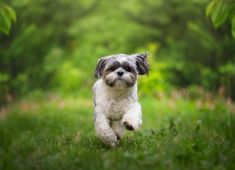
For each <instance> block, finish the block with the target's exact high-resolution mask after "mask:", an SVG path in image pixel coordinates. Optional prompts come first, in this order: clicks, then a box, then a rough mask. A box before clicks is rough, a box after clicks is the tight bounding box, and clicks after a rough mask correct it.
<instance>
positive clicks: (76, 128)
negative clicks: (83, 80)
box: [0, 92, 235, 170]
mask: <svg viewBox="0 0 235 170" xmlns="http://www.w3.org/2000/svg"><path fill="white" fill-rule="evenodd" d="M140 103H141V105H142V108H143V127H142V128H141V130H140V131H137V132H127V133H126V134H125V137H124V139H123V140H122V141H121V142H120V145H119V146H118V147H116V148H109V147H107V146H105V145H103V144H102V143H101V142H100V141H99V140H98V138H97V137H96V135H95V132H94V127H93V108H92V107H93V104H92V99H91V98H90V97H62V96H59V95H55V94H47V95H45V96H43V97H36V98H35V97H25V98H23V99H21V100H19V101H17V102H15V103H13V104H10V105H9V106H7V107H6V108H4V109H2V110H1V113H0V169H24V170H27V169H69V170H70V169H96V170H97V169H128V170H131V169H172V170H177V169H179V170H183V169H191V170H193V169H195V170H196V169H200V170H203V169H204V170H208V169H210V170H211V169H217V170H223V169H235V142H234V141H235V131H234V129H235V116H234V115H235V109H234V105H233V104H232V103H231V102H230V101H229V100H225V99H221V98H217V97H216V98H213V97H204V98H191V97H188V96H187V95H182V94H181V93H178V92H174V93H172V94H170V95H164V94H163V95H158V96H156V97H147V96H142V97H141V98H140Z"/></svg>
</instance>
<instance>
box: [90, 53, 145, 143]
mask: <svg viewBox="0 0 235 170" xmlns="http://www.w3.org/2000/svg"><path fill="white" fill-rule="evenodd" d="M148 72H149V66H148V62H147V54H146V53H143V54H141V53H140V54H133V55H126V54H116V55H111V56H106V57H102V58H101V59H99V62H98V64H97V66H96V70H95V76H96V77H97V78H98V80H97V81H96V82H95V84H94V85H93V94H94V107H95V115H94V116H95V130H96V133H97V135H98V137H99V138H100V139H101V140H102V141H103V142H104V143H105V144H107V145H109V146H111V147H115V146H116V145H117V144H118V142H119V140H120V139H121V137H122V136H123V132H124V129H125V128H126V129H128V130H137V129H138V128H139V127H140V126H141V124H142V113H141V106H140V104H139V102H138V95H137V76H138V75H144V74H148Z"/></svg>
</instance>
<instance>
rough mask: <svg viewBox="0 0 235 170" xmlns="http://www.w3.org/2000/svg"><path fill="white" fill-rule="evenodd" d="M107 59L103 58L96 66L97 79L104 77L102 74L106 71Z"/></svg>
mask: <svg viewBox="0 0 235 170" xmlns="http://www.w3.org/2000/svg"><path fill="white" fill-rule="evenodd" d="M106 60H107V59H106V58H104V57H102V58H101V59H99V61H98V63H97V65H96V69H95V77H96V78H99V77H101V76H102V73H103V71H104V68H105V65H106V63H107V62H106Z"/></svg>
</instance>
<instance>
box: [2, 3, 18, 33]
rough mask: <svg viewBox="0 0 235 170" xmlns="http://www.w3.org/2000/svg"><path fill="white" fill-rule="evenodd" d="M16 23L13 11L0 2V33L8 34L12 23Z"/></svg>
mask: <svg viewBox="0 0 235 170" xmlns="http://www.w3.org/2000/svg"><path fill="white" fill-rule="evenodd" d="M15 21H16V13H15V11H14V10H13V9H12V8H11V7H10V6H8V5H6V4H5V3H4V2H1V1H0V32H3V33H5V34H9V32H10V28H11V25H12V22H15Z"/></svg>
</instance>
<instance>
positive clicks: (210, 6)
mask: <svg viewBox="0 0 235 170" xmlns="http://www.w3.org/2000/svg"><path fill="white" fill-rule="evenodd" d="M215 4H216V1H212V2H210V3H209V4H208V5H207V7H206V16H207V17H208V16H209V15H211V13H212V12H213V10H214V8H215Z"/></svg>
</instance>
